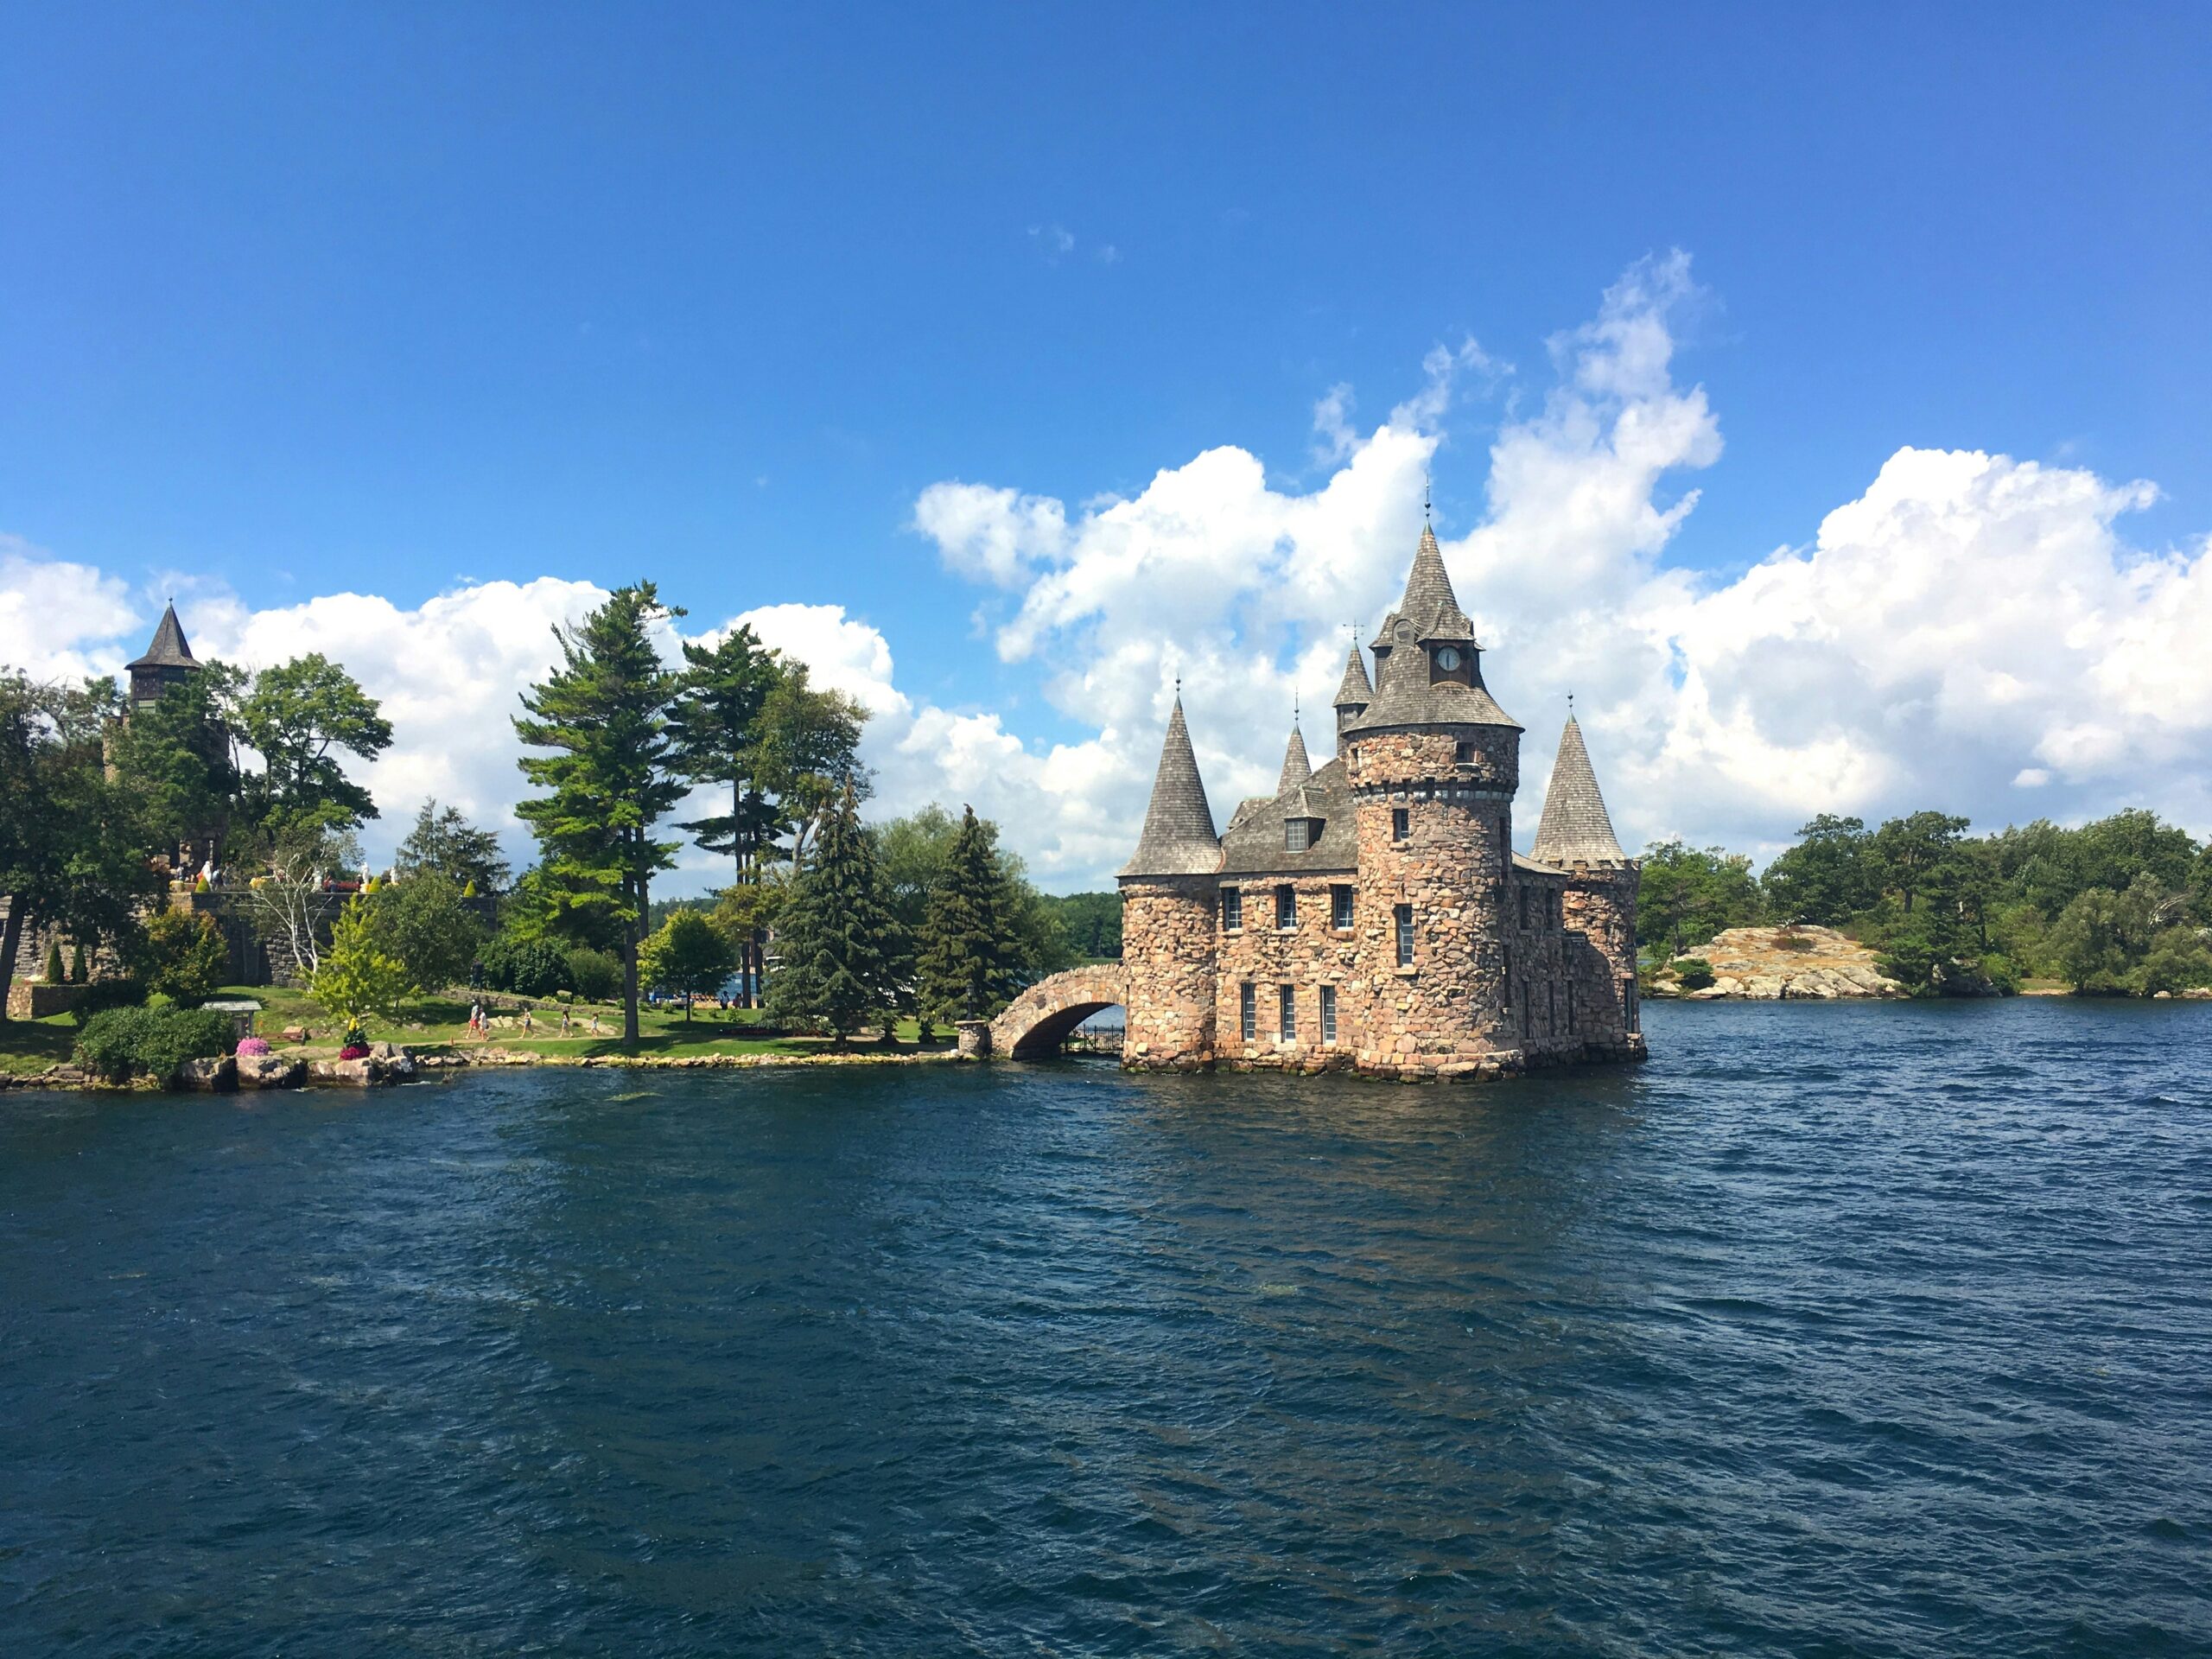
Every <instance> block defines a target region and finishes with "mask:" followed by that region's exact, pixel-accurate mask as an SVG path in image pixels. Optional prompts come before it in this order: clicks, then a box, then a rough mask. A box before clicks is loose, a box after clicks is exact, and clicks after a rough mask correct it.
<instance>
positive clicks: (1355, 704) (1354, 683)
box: [1337, 642, 1375, 709]
mask: <svg viewBox="0 0 2212 1659" xmlns="http://www.w3.org/2000/svg"><path fill="white" fill-rule="evenodd" d="M1374 701H1375V687H1374V685H1373V684H1372V683H1370V681H1369V680H1368V677H1367V659H1366V658H1363V657H1362V656H1361V655H1360V654H1359V646H1358V645H1357V642H1355V643H1354V644H1353V645H1352V648H1351V660H1350V661H1348V662H1347V663H1345V664H1344V683H1343V684H1341V685H1339V686H1338V688H1337V707H1338V708H1339V709H1364V708H1366V707H1367V705H1368V704H1369V703H1370V702H1374Z"/></svg>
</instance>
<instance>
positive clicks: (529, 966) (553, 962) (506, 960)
mask: <svg viewBox="0 0 2212 1659" xmlns="http://www.w3.org/2000/svg"><path fill="white" fill-rule="evenodd" d="M480 961H481V962H482V963H483V966H484V982H485V983H486V985H488V986H490V987H491V988H493V990H495V991H512V992H513V993H514V994H515V995H518V996H550V995H553V994H554V993H555V992H556V991H558V990H561V989H563V988H566V987H567V986H568V984H569V959H568V957H566V956H564V955H563V953H562V950H561V947H560V946H558V945H557V944H554V943H552V941H550V939H518V938H515V937H514V935H512V933H502V934H500V935H499V938H495V939H493V941H492V942H491V944H487V945H486V946H485V947H484V954H483V956H482V957H480Z"/></svg>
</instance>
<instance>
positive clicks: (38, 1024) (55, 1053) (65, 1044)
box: [0, 1014, 77, 1076]
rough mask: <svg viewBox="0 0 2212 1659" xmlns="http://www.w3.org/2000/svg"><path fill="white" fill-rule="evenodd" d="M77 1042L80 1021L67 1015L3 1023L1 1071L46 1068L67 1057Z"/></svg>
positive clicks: (0, 1031)
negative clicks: (78, 1022)
mask: <svg viewBox="0 0 2212 1659" xmlns="http://www.w3.org/2000/svg"><path fill="white" fill-rule="evenodd" d="M76 1043H77V1022H76V1020H74V1019H73V1018H71V1017H70V1016H69V1015H68V1014H48V1016H47V1017H46V1018H45V1019H43V1020H7V1021H5V1022H0V1071H10V1072H14V1073H16V1075H18V1076H24V1075H28V1074H29V1073H30V1072H33V1071H45V1070H46V1069H47V1067H48V1066H49V1065H60V1063H61V1062H62V1061H64V1060H66V1059H67V1058H69V1051H70V1050H71V1049H72V1048H73V1047H75V1046H76Z"/></svg>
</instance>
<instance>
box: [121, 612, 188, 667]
mask: <svg viewBox="0 0 2212 1659" xmlns="http://www.w3.org/2000/svg"><path fill="white" fill-rule="evenodd" d="M124 666H126V667H129V668H197V667H199V666H200V662H199V659H198V658H195V657H194V656H193V654H192V647H191V646H190V645H187V644H186V643H185V640H184V625H183V624H182V623H181V622H180V621H178V620H176V605H175V601H171V602H170V604H169V605H168V607H166V608H165V609H163V611H162V620H161V622H160V625H159V626H156V628H155V630H154V643H153V644H152V645H149V646H147V647H146V654H145V655H144V656H143V657H141V658H138V660H137V662H135V663H129V664H124Z"/></svg>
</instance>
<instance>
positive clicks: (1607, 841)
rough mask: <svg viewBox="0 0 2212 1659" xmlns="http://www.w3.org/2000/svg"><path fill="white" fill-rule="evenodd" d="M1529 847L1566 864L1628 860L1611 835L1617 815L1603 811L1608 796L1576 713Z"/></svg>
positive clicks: (1564, 735)
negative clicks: (1601, 789)
mask: <svg viewBox="0 0 2212 1659" xmlns="http://www.w3.org/2000/svg"><path fill="white" fill-rule="evenodd" d="M1529 852H1530V854H1531V855H1532V856H1534V857H1535V859H1536V860H1537V861H1539V862H1541V863H1545V864H1551V865H1556V866H1562V867H1563V866H1566V865H1568V864H1625V863H1627V862H1628V856H1627V855H1626V854H1624V853H1623V852H1622V851H1621V844H1620V842H1618V841H1616V840H1614V839H1613V821H1612V819H1611V818H1610V817H1607V816H1606V814H1605V797H1604V796H1602V795H1600V794H1599V792H1598V774H1597V773H1596V772H1592V770H1591V769H1590V751H1589V750H1588V749H1587V748H1586V747H1583V743H1582V728H1581V726H1580V723H1579V722H1578V721H1576V720H1575V718H1574V716H1573V715H1568V716H1567V729H1566V731H1564V732H1562V733H1561V734H1560V740H1559V754H1558V756H1557V758H1556V759H1554V760H1553V761H1552V781H1551V784H1550V786H1549V787H1548V788H1547V789H1546V790H1545V791H1544V816H1543V818H1542V819H1541V822H1539V823H1538V824H1537V825H1536V844H1535V846H1534V847H1532V848H1530V849H1529Z"/></svg>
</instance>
